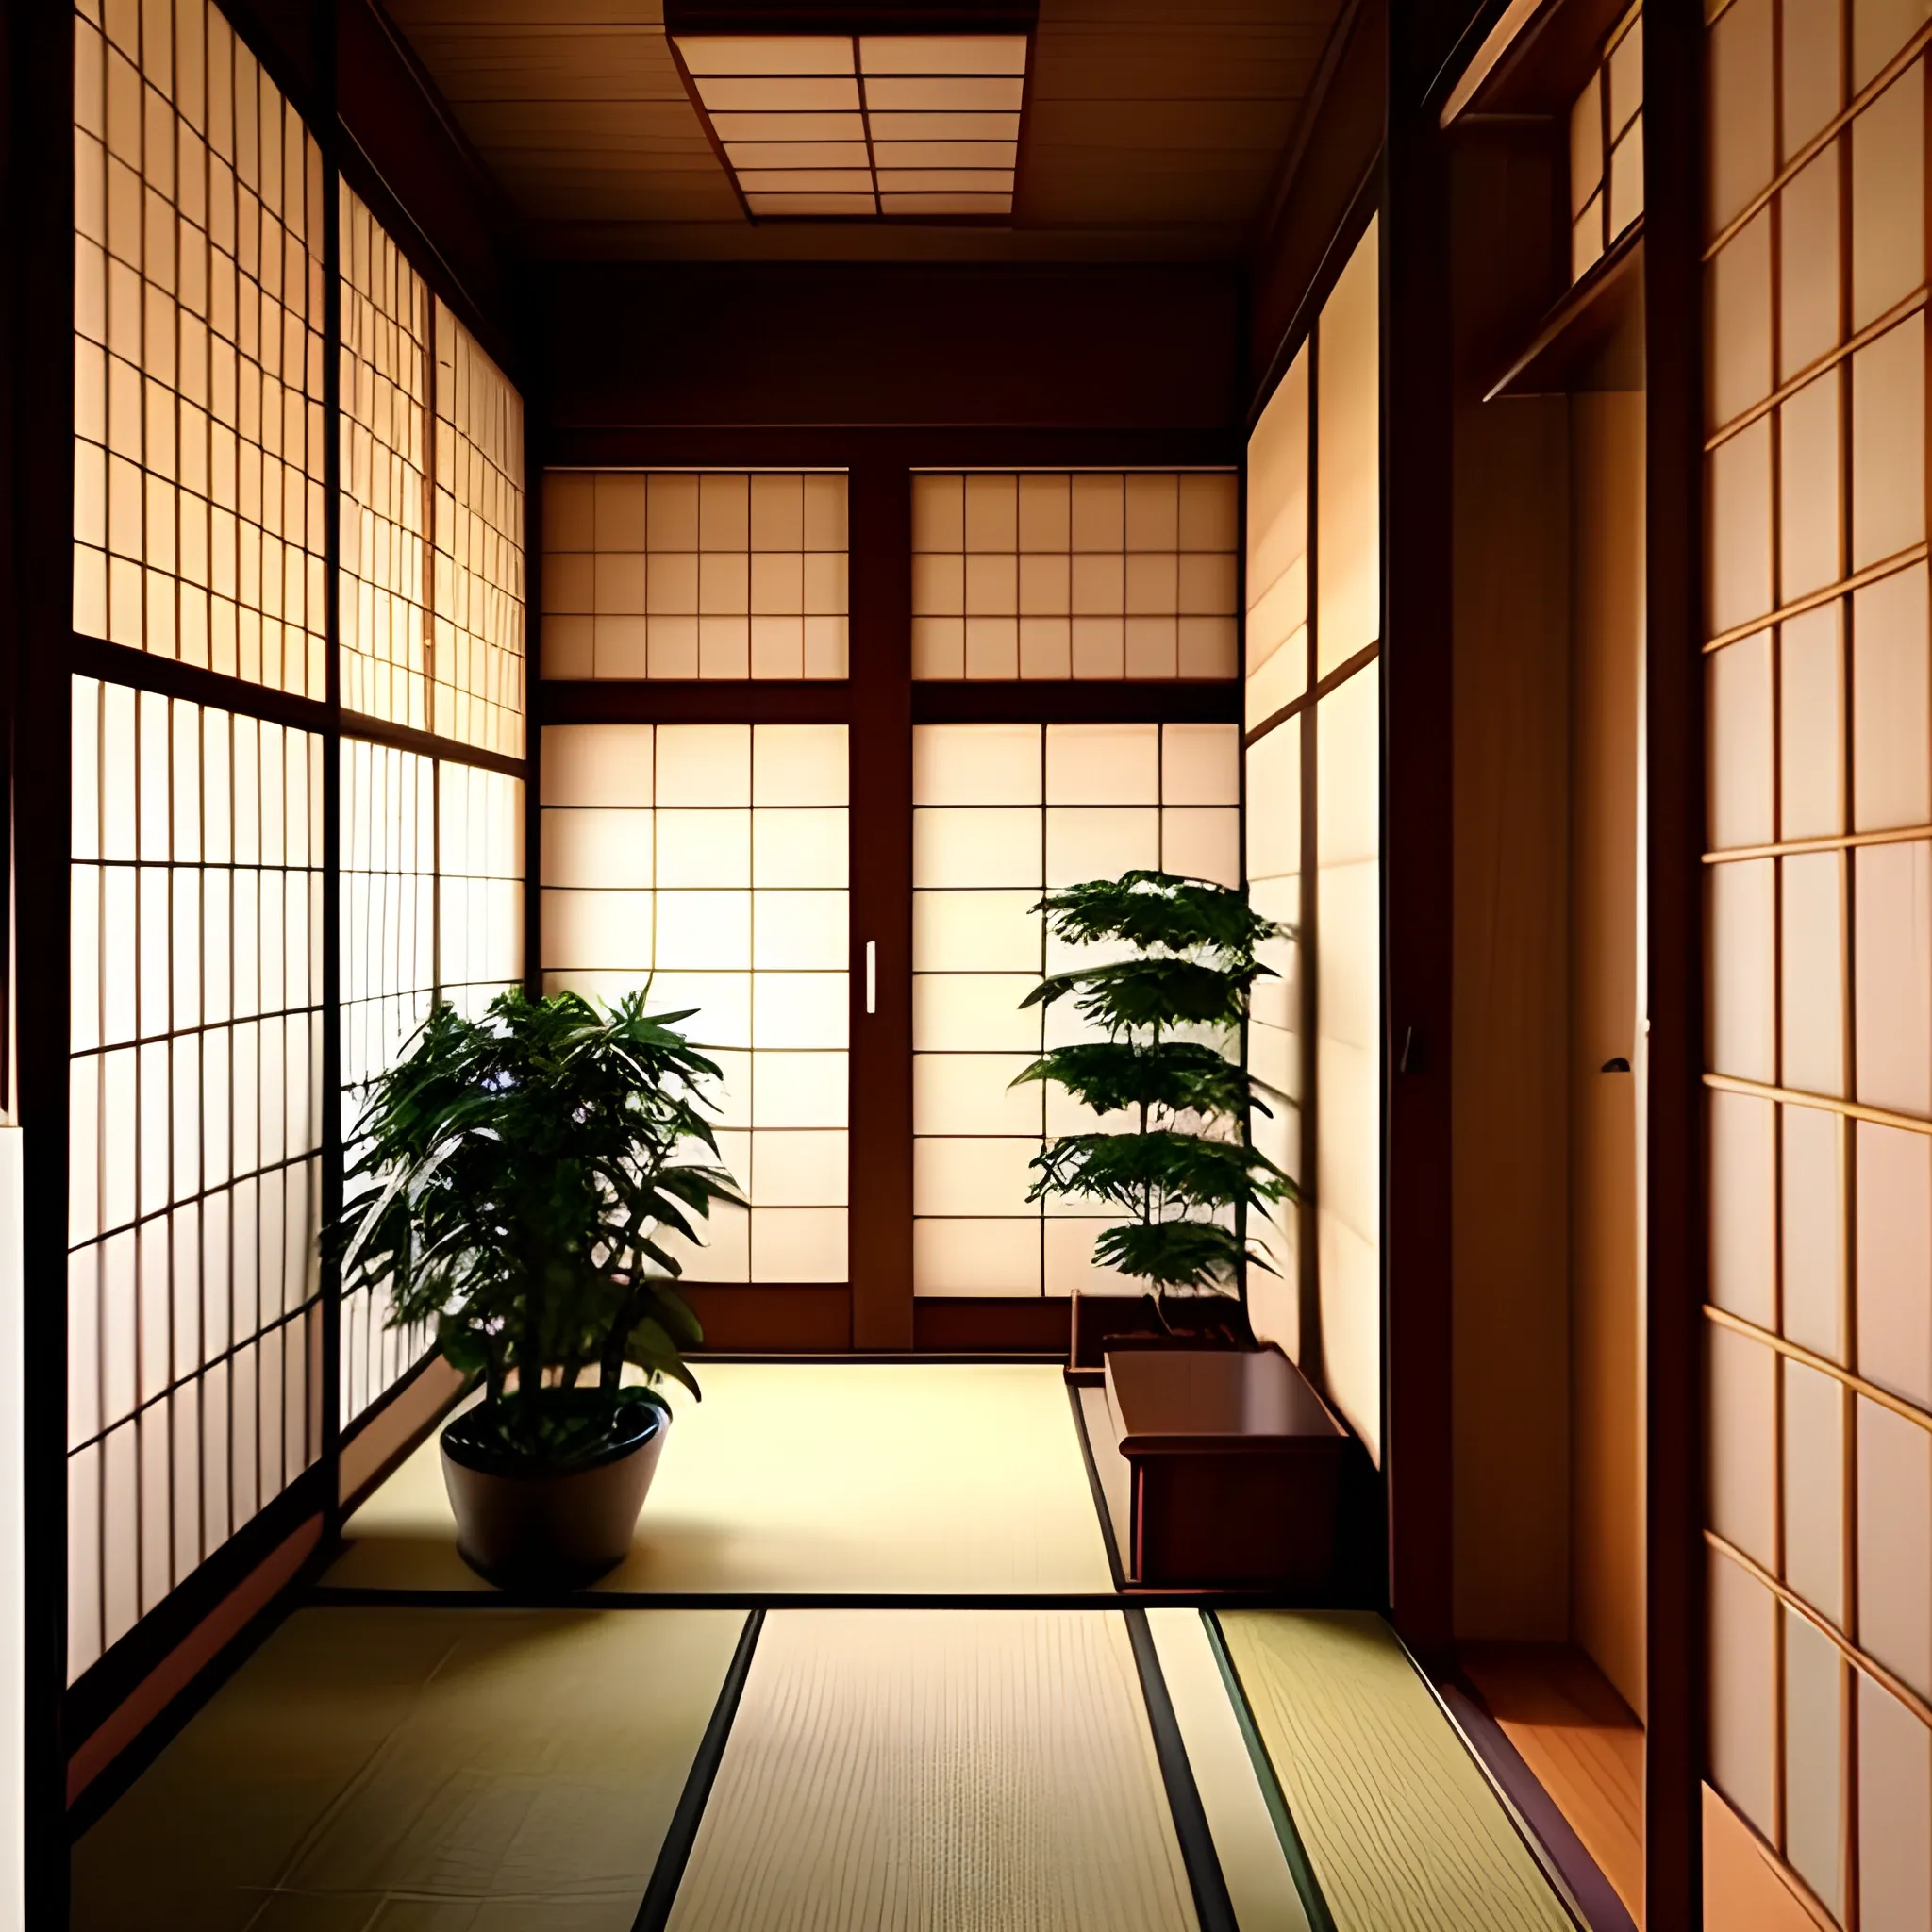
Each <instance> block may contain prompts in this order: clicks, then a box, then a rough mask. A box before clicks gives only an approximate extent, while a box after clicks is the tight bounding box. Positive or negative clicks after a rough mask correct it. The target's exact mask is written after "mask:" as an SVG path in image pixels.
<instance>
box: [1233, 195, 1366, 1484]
mask: <svg viewBox="0 0 1932 1932" xmlns="http://www.w3.org/2000/svg"><path fill="white" fill-rule="evenodd" d="M1379 305H1380V293H1379V286H1378V274H1377V265H1376V230H1375V226H1374V224H1371V225H1370V228H1369V231H1368V233H1367V234H1366V235H1365V236H1364V237H1363V239H1362V241H1361V242H1359V243H1358V244H1357V248H1356V250H1355V253H1354V254H1353V256H1352V257H1351V258H1350V259H1349V262H1348V265H1347V267H1346V268H1345V269H1344V270H1343V272H1342V274H1341V278H1340V280H1339V281H1338V282H1337V284H1336V286H1335V289H1334V291H1332V292H1331V293H1330V295H1329V297H1328V299H1327V301H1326V303H1325V304H1324V307H1323V310H1322V315H1321V318H1320V320H1319V322H1318V324H1317V325H1316V329H1315V333H1314V336H1313V338H1312V340H1311V341H1310V342H1309V343H1307V344H1306V345H1304V347H1303V348H1302V350H1301V352H1300V353H1299V354H1298V355H1297V356H1296V358H1294V360H1293V362H1292V363H1291V365H1290V367H1289V370H1288V373H1287V374H1286V375H1284V376H1283V377H1282V380H1281V382H1280V384H1279V385H1278V386H1277V388H1276V390H1275V391H1274V395H1273V397H1271V398H1270V400H1269V403H1268V406H1267V408H1265V409H1264V410H1263V412H1262V414H1261V419H1260V421H1259V422H1258V423H1257V425H1256V426H1255V431H1254V435H1253V437H1252V438H1251V439H1250V441H1249V445H1248V498H1247V557H1248V613H1247V636H1246V659H1247V662H1246V670H1247V706H1246V710H1247V718H1248V728H1249V731H1250V732H1251V733H1252V734H1254V736H1252V738H1251V740H1250V742H1249V745H1248V750H1247V822H1246V824H1247V875H1248V890H1249V897H1250V899H1251V901H1252V902H1253V903H1254V905H1255V906H1256V908H1257V909H1258V910H1261V911H1264V912H1266V913H1268V914H1269V915H1270V916H1271V917H1272V918H1274V919H1277V920H1280V921H1281V922H1282V923H1283V924H1287V925H1290V926H1291V927H1292V928H1293V937H1292V938H1291V939H1289V940H1287V941H1281V942H1279V943H1277V944H1276V945H1275V946H1274V948H1273V949H1271V951H1270V953H1269V955H1268V963H1269V964H1270V965H1272V966H1273V967H1274V969H1275V971H1276V972H1277V973H1278V974H1280V975H1281V976H1280V977H1279V979H1277V980H1275V981H1273V982H1265V983H1264V984H1263V986H1262V987H1261V989H1260V990H1259V991H1257V996H1256V1008H1255V1018H1254V1024H1252V1026H1251V1027H1250V1030H1249V1042H1248V1052H1249V1061H1250V1064H1251V1066H1252V1067H1253V1069H1254V1071H1255V1072H1256V1073H1257V1074H1259V1075H1260V1077H1261V1078H1262V1079H1264V1080H1266V1081H1268V1082H1269V1083H1270V1084H1271V1085H1272V1086H1274V1087H1275V1088H1278V1089H1280V1090H1281V1091H1283V1092H1284V1093H1286V1094H1287V1095H1289V1096H1290V1101H1289V1104H1287V1105H1285V1106H1281V1107H1279V1108H1277V1113H1276V1118H1275V1119H1274V1121H1272V1122H1271V1121H1265V1120H1264V1121H1260V1122H1258V1123H1257V1129H1256V1132H1257V1140H1258V1141H1260V1142H1261V1144H1263V1145H1264V1146H1266V1147H1267V1149H1268V1151H1269V1152H1270V1153H1271V1154H1273V1155H1274V1158H1276V1159H1277V1160H1279V1161H1280V1162H1281V1163H1282V1165H1283V1166H1284V1167H1286V1168H1287V1169H1288V1171H1289V1172H1290V1173H1291V1174H1294V1175H1295V1176H1296V1177H1297V1178H1298V1179H1300V1180H1301V1181H1302V1182H1303V1183H1304V1185H1305V1186H1308V1192H1309V1194H1310V1197H1311V1206H1310V1208H1308V1209H1307V1210H1305V1211H1304V1213H1303V1214H1302V1215H1301V1216H1300V1217H1296V1216H1294V1215H1292V1214H1285V1215H1284V1218H1283V1222H1282V1224H1281V1225H1280V1226H1278V1227H1276V1228H1274V1229H1267V1230H1263V1231H1261V1239H1262V1241H1263V1244H1264V1245H1265V1247H1266V1248H1267V1250H1268V1253H1269V1257H1270V1259H1271V1260H1272V1261H1273V1262H1274V1266H1275V1267H1276V1268H1278V1269H1279V1270H1280V1271H1281V1272H1280V1276H1279V1278H1278V1279H1274V1280H1271V1279H1269V1278H1268V1277H1267V1276H1265V1275H1262V1274H1256V1275H1255V1276H1253V1277H1252V1278H1251V1287H1250V1297H1251V1302H1252V1306H1253V1308H1254V1313H1255V1319H1256V1322H1257V1327H1258V1328H1259V1330H1260V1332H1262V1333H1264V1334H1267V1335H1270V1336H1272V1337H1273V1338H1274V1339H1275V1340H1277V1341H1280V1342H1281V1344H1282V1346H1283V1347H1284V1348H1286V1349H1288V1350H1289V1351H1290V1352H1291V1354H1296V1355H1302V1354H1304V1353H1306V1354H1307V1355H1309V1356H1310V1357H1314V1358H1317V1359H1319V1360H1320V1361H1321V1363H1322V1365H1323V1372H1324V1376H1325V1379H1326V1387H1327V1392H1328V1394H1329V1395H1330V1397H1331V1398H1332V1399H1333V1400H1334V1402H1335V1403H1336V1405H1337V1407H1340V1408H1341V1411H1342V1413H1343V1414H1344V1415H1345V1416H1346V1417H1347V1418H1348V1421H1349V1423H1350V1424H1351V1425H1352V1426H1353V1427H1354V1428H1355V1429H1356V1431H1357V1433H1358V1434H1359V1435H1360V1436H1361V1438H1362V1440H1363V1441H1365V1442H1366V1443H1367V1444H1368V1447H1369V1450H1370V1453H1371V1454H1372V1455H1377V1454H1379V1444H1380V1439H1381V1380H1382V1335H1381V1232H1380V1230H1381V1213H1382V921H1381V890H1382V884H1381V864H1380V857H1379V854H1380V842H1381V782H1382V757H1381V701H1380V664H1379V655H1378V654H1379V648H1380V638H1381V609H1382V582H1381V573H1382V557H1381V457H1380V447H1381V397H1380V377H1379V372H1378V362H1377V341H1378V330H1379V315H1380V309H1379ZM1311 432H1312V433H1311ZM1311 508H1312V515H1311V514H1310V511H1311ZM1311 584H1312V586H1313V589H1314V599H1313V608H1312V610H1311V609H1310V603H1309V589H1310V585H1311ZM1308 1041H1313V1044H1314V1054H1313V1062H1312V1064H1310V1063H1309V1058H1308V1054H1307V1042H1308ZM1310 1182H1311V1183H1312V1185H1308V1184H1309V1183H1310ZM1307 1237H1311V1238H1312V1245H1311V1247H1310V1248H1305V1247H1304V1245H1303V1243H1304V1240H1305V1238H1307Z"/></svg>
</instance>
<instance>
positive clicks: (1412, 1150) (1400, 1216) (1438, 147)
mask: <svg viewBox="0 0 1932 1932" xmlns="http://www.w3.org/2000/svg"><path fill="white" fill-rule="evenodd" d="M1440 12H1441V9H1440V8H1432V7H1430V6H1429V5H1427V4H1426V0H1397V4H1395V5H1394V6H1393V7H1392V8H1391V16H1390V32H1389V82H1388V89H1389V91H1388V107H1387V113H1388V119H1387V124H1386V147H1385V150H1384V175H1383V194H1382V222H1381V239H1382V316H1383V329H1382V425H1383V427H1382V490H1383V506H1384V523H1383V546H1382V571H1383V593H1382V612H1383V615H1382V638H1383V643H1382V677H1383V691H1384V696H1383V743H1382V769H1383V873H1382V879H1383V886H1382V891H1383V920H1384V928H1383V929H1384V932H1385V935H1386V940H1385V944H1386V946H1387V961H1388V964H1387V978H1386V983H1385V989H1384V1003H1383V1017H1384V1025H1385V1046H1384V1056H1385V1065H1386V1068H1387V1083H1386V1087H1385V1091H1386V1094H1387V1112H1386V1116H1385V1120H1386V1141H1385V1148H1386V1153H1385V1161H1386V1165H1385V1170H1384V1186H1383V1204H1384V1205H1383V1232H1382V1241H1383V1266H1384V1271H1385V1273H1384V1281H1385V1291H1384V1292H1385V1301H1384V1324H1383V1332H1384V1338H1385V1340H1384V1347H1385V1349H1386V1351H1387V1362H1386V1371H1385V1378H1384V1398H1383V1400H1384V1412H1385V1420H1384V1426H1383V1472H1384V1476H1385V1479H1386V1482H1387V1486H1388V1499H1389V1601H1390V1605H1391V1609H1392V1611H1393V1614H1394V1619H1395V1624H1396V1627H1397V1628H1398V1629H1399V1630H1400V1631H1401V1632H1402V1634H1403V1636H1404V1638H1405V1639H1407V1641H1408V1642H1409V1644H1410V1645H1411V1646H1413V1647H1414V1648H1415V1649H1416V1650H1417V1651H1418V1652H1420V1653H1422V1654H1424V1655H1428V1654H1431V1653H1435V1654H1440V1653H1441V1651H1443V1650H1444V1649H1445V1648H1446V1647H1447V1646H1448V1644H1449V1642H1450V1641H1451V1638H1452V1636H1453V1634H1454V1632H1453V1624H1452V1607H1453V1566H1454V1557H1455V1552H1454V1542H1453V1537H1452V1512H1453V1507H1454V1494H1455V1491H1454V1482H1453V1472H1452V1464H1451V1454H1452V1445H1453V1427H1452V1422H1453V1418H1452V1413H1451V1376H1450V1370H1451V1329H1452V1324H1451V1278H1450V1218H1451V1209H1450V1185H1449V1158H1450V1138H1449V1130H1450V1107H1449V1091H1450V1089H1449V1082H1450V1073H1451V1069H1450V1064H1449V1035H1450V966H1451V950H1452V947H1451V927H1452V921H1453V904H1454V901H1453V893H1454V840H1453V830H1454V822H1453V814H1452V812H1451V809H1450V805H1451V786H1452V780H1453V777H1454V753H1453V748H1452V743H1451V735H1450V725H1449V721H1450V716H1451V677H1450V643H1451V595H1450V592H1451V584H1450V570H1451V558H1450V540H1451V522H1450V484H1451V461H1450V438H1451V397H1452V391H1451V367H1450V358H1449V332H1448V330H1447V329H1446V328H1445V327H1444V326H1443V317H1444V316H1445V315H1446V313H1447V311H1448V283H1449V205H1448V163H1447V156H1446V154H1445V153H1444V146H1443V140H1442V135H1441V129H1440V128H1439V127H1438V125H1437V120H1436V105H1435V103H1434V102H1433V101H1432V100H1431V98H1430V95H1429V88H1430V83H1431V82H1432V81H1433V80H1434V78H1435V76H1436V74H1437V73H1438V71H1439V70H1440V67H1441V57H1442V56H1443V55H1445V54H1446V52H1447V50H1448V45H1449V42H1450V38H1451V37H1450V35H1449V34H1448V33H1447V32H1446V31H1445V30H1444V27H1443V25H1442V23H1441V20H1440V19H1439V18H1438V15H1439V14H1440Z"/></svg>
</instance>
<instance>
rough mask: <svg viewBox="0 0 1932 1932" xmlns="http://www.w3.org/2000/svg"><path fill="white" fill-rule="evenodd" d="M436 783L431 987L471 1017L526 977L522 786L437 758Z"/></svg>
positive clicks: (504, 776) (513, 780) (497, 774)
mask: <svg viewBox="0 0 1932 1932" xmlns="http://www.w3.org/2000/svg"><path fill="white" fill-rule="evenodd" d="M519 724H521V720H520V721H519ZM436 783H437V799H438V803H437V819H436V946H437V955H436V957H437V987H438V991H439V993H440V995H441V997H442V998H443V999H446V1000H448V1001H449V1002H450V1003H451V1004H452V1005H454V1006H456V1007H458V1008H460V1009H461V1010H462V1011H463V1012H466V1013H472V1014H475V1013H480V1012H481V1011H482V1010H483V1009H484V1008H486V1007H487V1006H488V1005H489V1004H490V1002H491V1000H492V999H494V998H495V997H496V995H497V994H498V993H500V992H501V991H503V990H504V989H505V988H506V987H508V986H511V985H514V984H516V983H518V982H519V981H521V980H522V978H523V976H524V781H523V780H522V779H521V778H513V777H510V776H509V775H508V774H506V773H503V772H491V771H485V770H484V769H483V768H482V767H481V766H478V765H459V764H456V763H453V762H452V761H451V760H450V759H448V758H441V759H439V760H438V763H437V772H436Z"/></svg>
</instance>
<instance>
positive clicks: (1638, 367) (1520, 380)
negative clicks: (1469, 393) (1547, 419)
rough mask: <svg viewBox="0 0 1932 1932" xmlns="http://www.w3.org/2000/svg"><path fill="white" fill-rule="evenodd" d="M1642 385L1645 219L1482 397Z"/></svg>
mask: <svg viewBox="0 0 1932 1932" xmlns="http://www.w3.org/2000/svg"><path fill="white" fill-rule="evenodd" d="M1642 387H1643V217H1642V216H1641V215H1639V216H1638V217H1637V219H1636V220H1635V221H1634V222H1632V223H1631V224H1630V225H1629V226H1628V227H1627V228H1625V229H1624V232H1623V233H1622V234H1621V235H1620V236H1618V237H1617V239H1616V241H1615V242H1612V243H1611V245H1610V249H1609V252H1608V253H1607V255H1605V256H1604V257H1603V258H1601V259H1600V260H1598V261H1596V262H1594V263H1592V264H1591V267H1590V269H1589V270H1588V271H1587V272H1586V273H1585V275H1583V277H1582V279H1581V280H1580V281H1578V282H1577V283H1576V284H1575V285H1574V287H1573V288H1571V289H1570V290H1568V291H1566V292H1565V293H1564V295H1563V296H1562V298H1561V299H1560V300H1559V301H1558V302H1557V306H1556V307H1555V308H1552V309H1551V310H1550V312H1549V314H1548V315H1546V316H1545V317H1544V318H1543V321H1542V325H1541V327H1540V328H1539V329H1538V330H1537V332H1536V334H1535V335H1534V336H1533V337H1532V338H1531V339H1530V342H1529V346H1528V347H1527V348H1525V349H1524V352H1523V353H1522V355H1520V356H1519V357H1517V358H1516V359H1515V361H1513V362H1512V363H1511V364H1510V365H1509V367H1508V368H1507V370H1505V371H1504V373H1503V375H1501V376H1500V377H1499V378H1498V379H1497V381H1496V382H1495V384H1494V385H1493V386H1492V387H1491V390H1490V391H1489V393H1488V394H1487V395H1486V396H1484V398H1483V400H1484V402H1486V403H1493V402H1494V401H1496V399H1497V398H1498V397H1499V396H1560V395H1574V394H1575V393H1577V392H1578V391H1587V390H1641V388H1642Z"/></svg>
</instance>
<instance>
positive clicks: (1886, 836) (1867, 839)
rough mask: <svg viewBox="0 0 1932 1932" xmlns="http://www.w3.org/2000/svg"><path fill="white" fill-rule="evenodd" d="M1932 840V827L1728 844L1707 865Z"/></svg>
mask: <svg viewBox="0 0 1932 1932" xmlns="http://www.w3.org/2000/svg"><path fill="white" fill-rule="evenodd" d="M1922 839H1932V825H1889V826H1887V827H1886V828H1885V829H1884V830H1883V831H1879V832H1831V833H1827V834H1826V835H1825V836H1824V838H1822V839H1786V840H1783V841H1779V842H1778V843H1776V844H1773V845H1726V846H1721V847H1720V848H1719V849H1718V850H1717V851H1715V852H1707V853H1706V854H1705V855H1704V862H1705V864H1706V865H1729V864H1730V863H1732V862H1733V861H1734V860H1736V859H1740V858H1791V857H1792V856H1793V855H1795V854H1797V853H1801V852H1853V851H1857V849H1859V848H1860V847H1861V846H1866V845H1912V844H1916V843H1917V842H1918V841H1920V840H1922Z"/></svg>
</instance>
